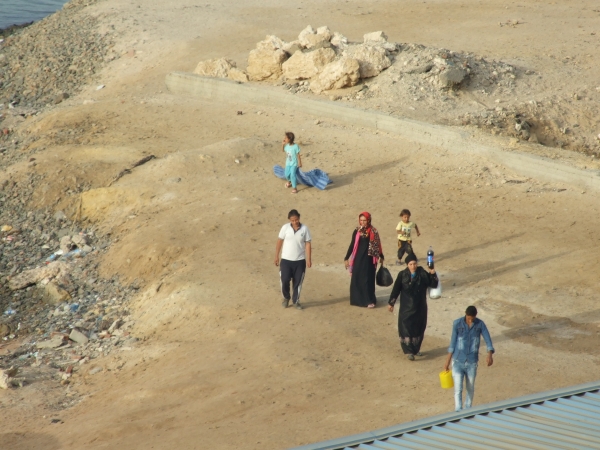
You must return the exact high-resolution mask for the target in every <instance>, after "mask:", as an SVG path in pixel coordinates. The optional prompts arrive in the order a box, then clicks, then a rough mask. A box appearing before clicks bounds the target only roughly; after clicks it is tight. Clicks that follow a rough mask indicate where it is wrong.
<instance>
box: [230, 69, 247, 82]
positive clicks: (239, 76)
mask: <svg viewBox="0 0 600 450" xmlns="http://www.w3.org/2000/svg"><path fill="white" fill-rule="evenodd" d="M227 78H229V79H230V80H233V81H239V82H240V83H246V82H248V75H247V74H246V72H244V71H243V70H241V69H238V68H237V67H232V68H231V69H229V72H228V73H227Z"/></svg>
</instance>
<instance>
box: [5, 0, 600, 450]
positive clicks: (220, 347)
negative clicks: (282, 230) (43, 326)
mask: <svg viewBox="0 0 600 450" xmlns="http://www.w3.org/2000/svg"><path fill="white" fill-rule="evenodd" d="M584 3H585V2H584ZM332 4H333V3H327V2H325V3H323V2H301V3H297V2H296V3H293V4H292V3H286V4H284V5H281V4H280V2H278V3H275V2H271V3H261V6H258V3H253V2H246V3H245V4H244V6H243V7H234V6H232V5H233V3H231V4H222V5H221V4H219V5H212V4H211V5H209V4H201V5H200V4H194V3H193V2H191V1H184V2H168V1H163V2H159V3H152V4H144V3H139V6H141V8H138V4H133V3H132V4H131V5H129V6H123V5H120V4H119V2H116V1H107V2H101V3H99V4H97V5H96V6H94V7H92V8H91V11H92V12H93V13H95V14H99V15H100V16H101V18H102V20H103V21H105V22H106V23H111V22H113V23H115V27H116V28H117V33H121V30H123V31H122V32H123V34H119V35H118V40H119V44H118V46H119V49H120V50H122V51H123V52H125V51H127V52H128V51H129V50H131V49H135V50H136V52H135V53H132V55H133V56H132V57H127V56H125V57H123V58H121V59H119V60H117V61H115V62H113V63H111V65H110V66H109V67H108V69H107V72H106V75H105V78H104V79H103V83H104V84H106V88H105V89H103V90H101V91H95V90H94V87H91V86H90V87H89V89H88V90H86V91H84V93H83V94H81V95H80V96H79V97H78V98H75V99H69V100H68V101H65V102H64V104H61V106H60V107H59V108H57V109H56V110H54V111H53V112H52V113H49V114H46V115H44V116H42V117H39V118H36V119H31V120H32V121H31V122H30V123H28V124H27V126H28V127H29V129H30V130H32V132H35V133H37V134H38V135H39V140H38V141H36V145H38V146H40V147H41V146H44V147H46V148H47V150H45V151H43V152H39V153H38V165H37V166H36V167H37V169H36V170H48V171H51V170H55V169H56V168H57V167H60V166H61V164H63V163H64V160H66V159H67V158H71V160H70V170H71V171H72V174H73V175H74V176H76V177H77V178H78V179H81V180H84V182H86V183H88V184H89V185H90V186H91V189H90V190H89V191H88V192H86V194H85V195H84V196H83V197H82V208H83V217H85V220H87V221H91V222H95V223H97V224H98V226H99V227H101V228H102V230H103V231H110V232H111V233H112V236H114V237H117V238H118V243H116V244H113V246H112V247H111V248H110V251H109V253H108V254H107V255H106V257H105V259H104V261H103V263H102V265H101V267H100V270H101V272H102V273H103V274H104V275H111V274H113V273H115V272H117V273H119V274H120V276H121V277H122V279H123V280H124V281H131V280H134V279H141V280H143V283H144V284H143V293H142V294H140V295H139V297H138V298H137V299H136V300H135V304H134V307H135V316H136V332H137V333H138V335H139V336H141V337H143V338H144V339H145V340H144V343H143V345H141V346H140V347H139V349H138V350H136V351H134V352H128V351H123V352H122V355H116V356H111V357H108V358H105V359H103V360H101V361H100V362H99V363H100V364H102V366H103V368H104V371H103V372H102V373H98V374H95V375H90V374H89V373H86V372H85V371H82V372H81V373H79V374H78V375H76V376H74V377H73V384H72V386H71V388H70V390H71V392H73V391H76V392H77V393H78V395H81V396H82V397H83V401H81V403H79V404H78V405H77V406H75V407H73V408H70V409H64V410H63V409H59V408H57V407H56V405H54V406H53V405H50V404H48V403H46V402H45V400H44V399H45V398H46V397H43V396H41V394H40V390H39V389H40V388H39V387H37V386H36V385H30V386H25V387H24V388H20V389H14V390H10V391H2V392H0V404H1V405H2V407H1V408H0V417H1V418H2V421H3V423H4V424H5V428H4V430H3V434H0V442H4V443H7V444H5V445H6V446H7V448H11V449H12V448H14V449H21V448H22V449H25V448H36V449H43V450H46V449H48V450H50V449H62V448H65V449H75V448H84V447H85V448H89V449H104V448H112V447H114V446H115V445H120V446H122V447H124V448H177V447H181V448H198V449H205V448H285V447H291V446H295V445H300V444H303V443H308V442H314V441H318V440H322V439H327V438H333V437H336V436H341V435H345V434H352V433H357V432H360V431H365V430H370V429H375V428H381V427H384V426H388V425H393V424H397V423H400V422H404V421H409V420H413V419H417V418H422V417H426V416H430V415H434V414H438V413H442V412H447V411H449V410H451V408H452V393H449V392H443V391H442V390H441V389H439V386H438V383H439V382H438V379H437V374H438V372H439V371H440V370H441V367H442V365H443V361H444V356H445V352H446V347H447V342H448V339H449V333H450V327H451V321H452V320H453V319H455V318H457V317H459V316H460V315H461V313H462V311H464V309H465V307H466V306H467V305H469V304H476V305H477V306H478V308H479V309H480V317H481V318H482V319H483V320H485V321H486V323H487V324H488V327H489V328H490V331H491V333H492V337H493V339H494V343H495V345H496V348H497V356H496V363H495V365H494V366H493V367H492V368H489V369H488V368H481V370H480V372H479V376H478V381H477V383H478V385H477V390H476V402H477V404H481V403H484V402H489V401H494V400H500V399H505V398H510V397H514V396H518V395H523V394H527V393H533V392H538V391H542V390H547V389H552V388H556V387H560V386H568V385H572V384H577V383H581V382H587V381H592V380H594V379H596V377H597V375H596V373H597V367H598V363H599V360H598V357H597V355H596V352H595V351H594V345H595V342H596V341H597V334H598V333H599V332H600V331H598V330H600V328H598V326H599V325H600V315H599V313H598V309H597V306H596V305H595V301H594V300H595V297H596V295H595V291H596V289H597V287H598V285H597V280H596V277H595V276H594V274H595V273H597V272H598V270H599V269H600V258H599V257H598V256H597V254H598V251H597V250H598V247H599V244H600V241H599V239H598V237H597V232H596V230H598V227H599V226H600V223H599V221H600V219H598V217H599V215H598V196H597V194H595V193H591V192H587V193H585V194H583V193H581V191H580V190H576V189H573V188H572V187H570V186H563V185H558V184H544V183H540V182H539V181H537V180H534V179H526V178H524V177H522V176H521V175H520V174H518V173H514V172H511V171H508V170H506V169H504V168H503V167H501V166H497V165H495V164H494V163H491V162H490V161H486V160H485V159H482V158H479V157H468V156H466V155H459V156H457V155H451V154H449V153H448V152H445V151H441V150H439V149H436V148H433V147H427V146H415V145H413V144H410V143H408V142H405V141H403V140H402V139H401V138H398V137H397V136H392V135H387V134H385V133H375V132H373V131H372V130H366V129H361V128H357V127H350V126H346V125H345V124H343V123H337V122H333V121H323V122H322V123H320V124H318V125H316V124H315V119H316V118H315V117H311V116H308V115H305V114H303V112H302V111H290V110H283V109H276V108H270V107H269V106H268V105H265V106H264V107H261V108H260V109H259V108H256V107H252V106H248V105H245V104H242V103H239V104H220V103H213V102H207V101H202V102H200V101H195V100H193V99H185V98H177V97H174V96H171V95H169V94H167V93H166V90H165V89H164V87H163V80H164V75H165V74H166V73H167V72H170V71H172V70H190V69H192V68H193V67H194V65H195V64H196V63H197V61H198V60H200V59H206V58H209V57H217V56H222V55H223V54H226V55H231V56H232V57H234V58H235V57H238V59H240V58H239V57H240V55H242V54H244V53H247V51H248V50H249V49H250V48H251V47H253V46H254V43H255V42H256V41H258V40H259V39H261V38H262V36H263V35H264V34H267V33H275V34H279V35H280V36H281V37H283V38H290V37H292V36H293V35H294V34H295V33H297V31H296V30H299V29H302V28H303V27H304V26H305V25H306V24H308V23H312V24H313V25H321V24H327V25H329V26H330V27H331V28H332V29H333V28H335V29H340V30H344V31H345V32H346V34H347V35H349V37H353V38H359V37H360V36H361V35H362V34H363V33H364V32H367V31H372V30H375V29H384V30H385V31H386V32H387V33H388V35H390V38H393V39H395V40H398V41H404V42H406V41H414V42H421V43H426V44H430V45H435V46H440V47H442V46H443V47H450V48H455V49H464V50H469V51H477V52H479V53H484V52H485V53H486V54H487V55H489V56H491V57H497V58H503V59H506V58H521V59H522V60H526V61H529V62H530V63H531V64H537V67H538V68H540V67H541V68H544V69H545V70H546V71H547V72H548V73H554V72H553V71H554V70H555V69H556V67H555V65H554V64H555V63H554V62H553V60H552V59H551V58H549V57H547V56H544V55H546V54H548V53H549V52H550V50H549V48H550V47H552V48H564V47H566V46H575V45H579V47H574V48H577V49H578V50H577V51H578V52H581V53H582V54H585V53H587V52H591V51H592V49H593V48H594V46H595V44H594V43H586V42H583V41H579V40H578V39H579V38H581V34H578V33H579V32H578V31H577V30H579V28H578V25H581V26H582V27H584V28H583V29H584V30H585V31H589V30H588V29H587V27H588V26H589V24H588V23H587V22H585V20H586V19H580V18H579V16H580V14H581V12H580V11H581V10H583V11H588V10H589V9H591V8H592V6H593V3H592V2H587V3H585V4H584V5H581V10H580V9H578V10H575V9H570V8H567V7H566V6H561V5H549V6H544V7H542V6H541V4H539V3H536V2H522V3H520V4H514V5H510V6H505V4H504V3H501V2H496V3H493V4H491V5H490V4H487V5H486V7H485V8H483V6H482V5H479V4H478V3H476V2H470V3H464V4H462V5H458V6H456V5H453V6H452V7H450V6H449V3H448V2H428V3H422V4H410V5H409V4H408V3H406V4H404V5H402V6H401V7H398V6H397V5H396V6H395V7H394V8H392V9H390V7H389V5H386V4H381V3H375V2H373V3H364V2H361V3H360V5H359V3H358V2H348V3H346V4H345V5H344V7H343V10H342V9H341V8H342V7H340V6H336V8H337V7H339V8H340V11H336V10H335V8H332V6H331V5H332ZM335 5H338V4H337V3H335ZM463 5H464V6H463ZM113 8H117V9H113ZM299 8H301V9H299ZM507 8H508V9H507ZM540 8H543V9H540ZM584 8H587V9H584ZM390 10H392V11H398V17H397V18H396V19H393V18H392V17H391V16H390V13H389V11H390ZM522 11H524V12H523V14H521V12H522ZM117 17H118V18H119V20H118V21H116V20H115V19H116V18H117ZM521 17H523V20H524V24H523V26H517V27H516V28H512V27H510V29H504V27H502V28H500V32H501V33H502V34H501V35H498V33H496V32H494V33H489V34H488V33H486V32H485V31H486V30H488V29H489V27H490V26H491V25H490V24H494V26H495V27H497V25H495V24H497V22H499V21H505V20H506V19H511V18H521ZM534 17H535V18H539V20H537V21H534V20H533V18H534ZM559 18H560V20H559ZM121 20H122V21H121ZM582 21H583V22H582ZM552 22H557V23H558V22H564V23H560V24H559V25H560V26H561V27H562V28H564V30H565V32H564V33H558V34H557V33H555V32H553V31H552V32H551V31H550V25H551V24H552ZM423 24H427V27H424V26H423ZM142 30H146V31H142ZM289 30H293V32H292V31H289ZM494 31H497V28H494ZM286 33H289V36H288V35H286ZM198 36H200V37H198ZM532 36H537V38H536V39H533V38H532ZM551 37H552V39H553V41H552V46H549V45H545V44H544V42H550V41H551V40H552V39H550V38H551ZM134 40H135V41H136V42H135V43H134ZM557 40H558V42H557ZM144 41H145V42H144ZM596 42H597V41H596ZM538 70H539V69H538ZM84 100H88V101H87V102H86V104H83V102H84ZM238 110H242V111H244V114H243V115H242V116H238V115H237V114H236V111H238ZM259 112H260V114H259ZM98 124H101V127H102V128H101V127H99V126H98ZM62 129H64V130H68V129H73V130H75V131H76V133H75V135H74V137H72V138H70V139H71V140H67V141H61V142H60V145H58V142H56V136H57V135H60V133H58V134H57V132H58V131H60V130H62ZM288 129H291V130H293V131H294V132H296V134H297V135H298V137H299V142H300V146H301V148H302V151H303V153H304V155H305V156H304V164H305V166H307V167H309V168H310V167H319V168H322V169H324V170H326V171H327V172H328V173H329V174H330V176H331V177H332V178H333V179H334V180H335V184H334V185H333V186H332V187H331V189H327V190H326V191H324V192H317V191H316V190H314V189H310V190H309V189H307V190H304V189H303V190H301V191H300V193H299V194H298V195H297V196H295V197H292V196H291V195H290V194H289V193H288V192H287V191H286V190H285V189H284V188H283V183H282V182H280V180H278V179H276V178H275V177H274V176H273V175H272V173H271V167H272V165H273V164H276V163H281V161H282V158H281V153H280V149H279V147H278V144H279V142H280V140H281V135H282V133H283V132H284V131H286V130H288ZM92 154H93V155H94V157H93V158H92V157H90V155H92ZM145 154H154V155H156V156H157V159H156V160H153V161H151V162H149V163H147V164H145V165H144V166H141V167H139V168H136V169H135V170H133V171H132V173H131V174H129V175H126V176H124V177H123V178H122V179H120V180H119V181H118V182H116V183H114V184H113V185H112V186H111V187H107V186H108V181H109V180H110V179H111V177H112V175H113V174H116V173H119V171H121V170H122V169H123V168H124V167H127V166H128V165H129V164H130V163H131V161H135V160H136V159H139V157H140V156H143V155H145ZM61 158H62V159H61ZM236 159H238V160H239V161H240V163H236V162H235V160H236ZM11 170H13V171H15V173H16V175H15V176H16V177H18V176H25V173H26V171H27V170H28V168H27V166H26V164H21V165H20V166H19V165H18V166H15V167H13V168H12V169H11ZM108 174H110V176H108ZM52 189H56V191H57V192H59V191H60V190H61V184H60V183H58V182H57V184H56V185H53V186H52ZM76 200H78V197H77V198H75V197H72V198H71V197H69V196H67V195H65V196H64V198H63V200H62V203H60V204H59V205H57V206H58V207H62V208H65V209H66V210H67V211H68V210H69V208H74V205H75V201H76ZM40 201H41V200H40ZM405 207H408V208H409V209H411V211H412V213H413V219H414V220H415V221H416V222H417V223H418V224H419V227H420V229H421V231H422V233H423V235H422V236H421V237H420V238H418V240H417V241H416V242H415V250H416V252H417V254H419V255H424V253H425V251H426V248H427V247H428V246H429V245H433V246H434V248H435V250H436V256H437V258H436V260H437V267H438V270H439V272H440V274H441V275H442V282H443V287H444V296H443V298H442V299H440V300H432V301H430V304H429V307H430V316H429V325H428V330H427V334H426V338H425V343H424V352H425V354H426V356H425V357H424V358H423V359H422V360H419V361H416V362H409V361H407V360H406V359H405V358H404V357H403V356H402V355H401V352H400V350H399V345H398V340H397V334H396V326H395V316H394V315H392V314H390V313H388V312H387V311H386V309H385V308H383V307H380V308H377V309H375V310H361V309H357V308H351V307H350V306H349V304H348V303H349V301H348V297H347V293H348V285H349V279H348V275H347V273H345V271H344V270H343V265H342V259H343V256H344V254H345V251H346V249H347V246H348V243H349V239H350V236H351V233H352V229H353V227H354V226H355V223H356V220H357V214H358V213H359V212H360V211H363V210H368V211H370V212H371V213H372V214H373V217H374V225H375V226H376V227H378V229H379V230H380V233H381V234H382V238H383V245H384V251H385V252H386V255H387V256H388V259H389V260H390V261H391V260H392V259H393V250H394V248H395V237H394V227H395V225H396V223H397V221H398V220H399V219H398V213H399V211H400V210H401V209H402V208H405ZM291 208H297V209H298V210H299V211H300V212H301V214H302V220H303V222H305V223H306V224H307V225H308V226H309V227H310V228H311V231H312V233H313V239H314V245H313V248H314V267H313V268H312V269H310V271H309V273H308V275H307V279H306V282H305V287H304V290H303V296H304V300H303V301H304V304H305V310H303V311H296V310H293V309H289V310H285V311H284V310H282V309H281V306H280V299H279V295H278V283H279V281H278V278H277V270H276V268H275V267H274V266H273V265H272V259H273V256H274V255H273V252H274V244H275V239H276V234H277V231H278V230H279V227H280V226H281V225H282V224H283V223H285V221H286V219H285V217H286V214H287V211H288V210H289V209H291ZM391 269H392V271H393V274H394V275H395V273H397V269H396V268H395V267H391ZM378 296H379V299H380V301H381V302H382V304H384V302H385V301H386V300H387V296H389V289H382V290H378ZM123 363H124V364H123ZM53 389H54V390H55V391H56V393H55V394H56V396H57V398H60V396H62V395H66V394H68V392H66V390H65V388H64V387H59V385H58V384H57V385H56V387H54V388H53ZM63 392H64V393H63ZM44 395H46V394H44ZM51 418H60V420H61V422H62V423H61V422H59V423H56V424H50V419H51Z"/></svg>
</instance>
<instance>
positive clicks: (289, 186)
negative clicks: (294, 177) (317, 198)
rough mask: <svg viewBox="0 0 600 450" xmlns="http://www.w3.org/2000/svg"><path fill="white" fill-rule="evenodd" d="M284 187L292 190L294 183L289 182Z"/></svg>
mask: <svg viewBox="0 0 600 450" xmlns="http://www.w3.org/2000/svg"><path fill="white" fill-rule="evenodd" d="M284 186H285V187H286V188H291V187H292V183H291V182H290V181H288V182H287V183H285V184H284Z"/></svg>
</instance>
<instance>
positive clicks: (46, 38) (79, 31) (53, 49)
mask: <svg viewBox="0 0 600 450" xmlns="http://www.w3.org/2000/svg"><path fill="white" fill-rule="evenodd" d="M91 3H94V0H71V1H70V2H69V3H67V4H66V5H65V6H64V8H63V11H61V13H60V14H53V15H51V16H49V17H47V18H45V19H43V20H41V21H39V22H36V23H34V24H33V25H31V26H28V27H26V28H22V29H19V30H17V31H16V32H14V33H13V34H11V35H10V36H8V37H6V38H5V39H4V41H3V42H2V43H0V105H2V106H0V120H2V116H3V115H5V112H4V110H5V109H7V108H11V107H14V106H17V105H19V106H37V107H40V106H45V105H52V104H57V103H60V102H61V101H63V100H64V99H65V98H67V97H68V96H70V95H73V94H75V93H77V92H78V91H79V89H80V88H81V86H83V85H85V84H88V83H90V82H92V81H93V80H94V77H95V76H96V74H97V73H98V72H99V70H100V69H101V68H102V66H103V65H104V63H105V62H107V61H109V60H112V59H114V58H116V57H117V55H115V54H110V51H109V47H110V46H111V44H112V42H111V36H110V33H104V34H100V33H99V32H98V29H97V20H96V19H95V18H94V17H92V16H90V15H84V14H80V11H81V9H82V8H84V7H85V6H88V5H89V4H91ZM75 22H76V23H77V26H73V23H75Z"/></svg>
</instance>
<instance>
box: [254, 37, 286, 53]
mask: <svg viewBox="0 0 600 450" xmlns="http://www.w3.org/2000/svg"><path fill="white" fill-rule="evenodd" d="M284 45H285V42H283V41H282V40H281V39H279V38H278V37H277V36H274V35H272V34H271V35H268V36H265V38H264V40H262V41H260V42H258V43H257V44H256V48H259V49H265V50H271V51H275V50H279V49H280V48H283V46H284Z"/></svg>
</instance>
